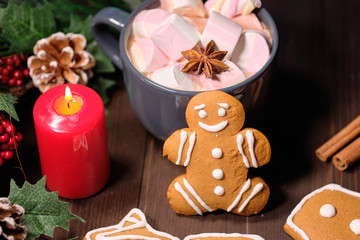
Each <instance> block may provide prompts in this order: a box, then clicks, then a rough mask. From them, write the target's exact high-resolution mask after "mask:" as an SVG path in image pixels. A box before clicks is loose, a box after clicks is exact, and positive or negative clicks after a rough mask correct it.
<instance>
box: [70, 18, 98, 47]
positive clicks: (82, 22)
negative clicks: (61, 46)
mask: <svg viewBox="0 0 360 240" xmlns="http://www.w3.org/2000/svg"><path fill="white" fill-rule="evenodd" d="M92 18H93V16H92V15H89V16H88V17H87V18H86V19H82V18H80V17H79V16H78V15H75V14H71V15H70V25H69V27H67V28H64V32H65V33H69V32H71V33H80V34H82V35H84V36H85V38H86V41H87V42H88V43H89V42H91V41H93V37H92V35H91V27H90V26H91V21H92Z"/></svg>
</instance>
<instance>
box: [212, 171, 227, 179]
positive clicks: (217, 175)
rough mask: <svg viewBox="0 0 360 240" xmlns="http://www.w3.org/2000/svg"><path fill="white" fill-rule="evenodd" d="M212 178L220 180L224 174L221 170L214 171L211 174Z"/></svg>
mask: <svg viewBox="0 0 360 240" xmlns="http://www.w3.org/2000/svg"><path fill="white" fill-rule="evenodd" d="M212 176H213V177H214V178H215V179H222V178H223V177H224V172H223V171H222V170H221V169H215V170H214V171H213V172H212Z"/></svg>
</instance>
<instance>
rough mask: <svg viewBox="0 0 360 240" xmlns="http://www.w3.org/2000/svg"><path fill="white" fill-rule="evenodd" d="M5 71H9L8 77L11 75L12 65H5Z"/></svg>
mask: <svg viewBox="0 0 360 240" xmlns="http://www.w3.org/2000/svg"><path fill="white" fill-rule="evenodd" d="M6 69H7V70H9V75H11V73H12V72H13V71H14V66H12V65H7V66H6Z"/></svg>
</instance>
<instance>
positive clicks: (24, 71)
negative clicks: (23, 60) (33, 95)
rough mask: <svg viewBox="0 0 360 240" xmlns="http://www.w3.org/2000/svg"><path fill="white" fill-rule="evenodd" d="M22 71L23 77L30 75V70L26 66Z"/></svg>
mask: <svg viewBox="0 0 360 240" xmlns="http://www.w3.org/2000/svg"><path fill="white" fill-rule="evenodd" d="M22 73H23V75H24V76H25V77H29V76H30V70H29V69H28V68H25V69H24V70H23V72H22Z"/></svg>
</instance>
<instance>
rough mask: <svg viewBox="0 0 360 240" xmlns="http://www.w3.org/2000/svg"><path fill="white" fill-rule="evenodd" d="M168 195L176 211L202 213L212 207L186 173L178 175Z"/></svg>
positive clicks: (185, 213) (192, 213)
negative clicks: (194, 186) (193, 185)
mask: <svg viewBox="0 0 360 240" xmlns="http://www.w3.org/2000/svg"><path fill="white" fill-rule="evenodd" d="M167 196H168V199H169V202H170V205H171V207H172V208H173V209H174V210H175V212H177V213H180V214H184V215H197V214H198V215H202V214H203V213H204V212H211V211H212V209H211V208H210V207H209V206H208V205H207V204H206V203H205V202H204V201H203V200H202V199H201V197H200V196H199V195H198V194H197V193H196V191H195V189H194V188H193V187H192V186H191V185H190V183H189V182H188V181H187V180H186V178H185V174H183V175H180V176H178V177H177V178H175V180H174V181H173V182H172V183H171V184H170V186H169V189H168V192H167Z"/></svg>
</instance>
